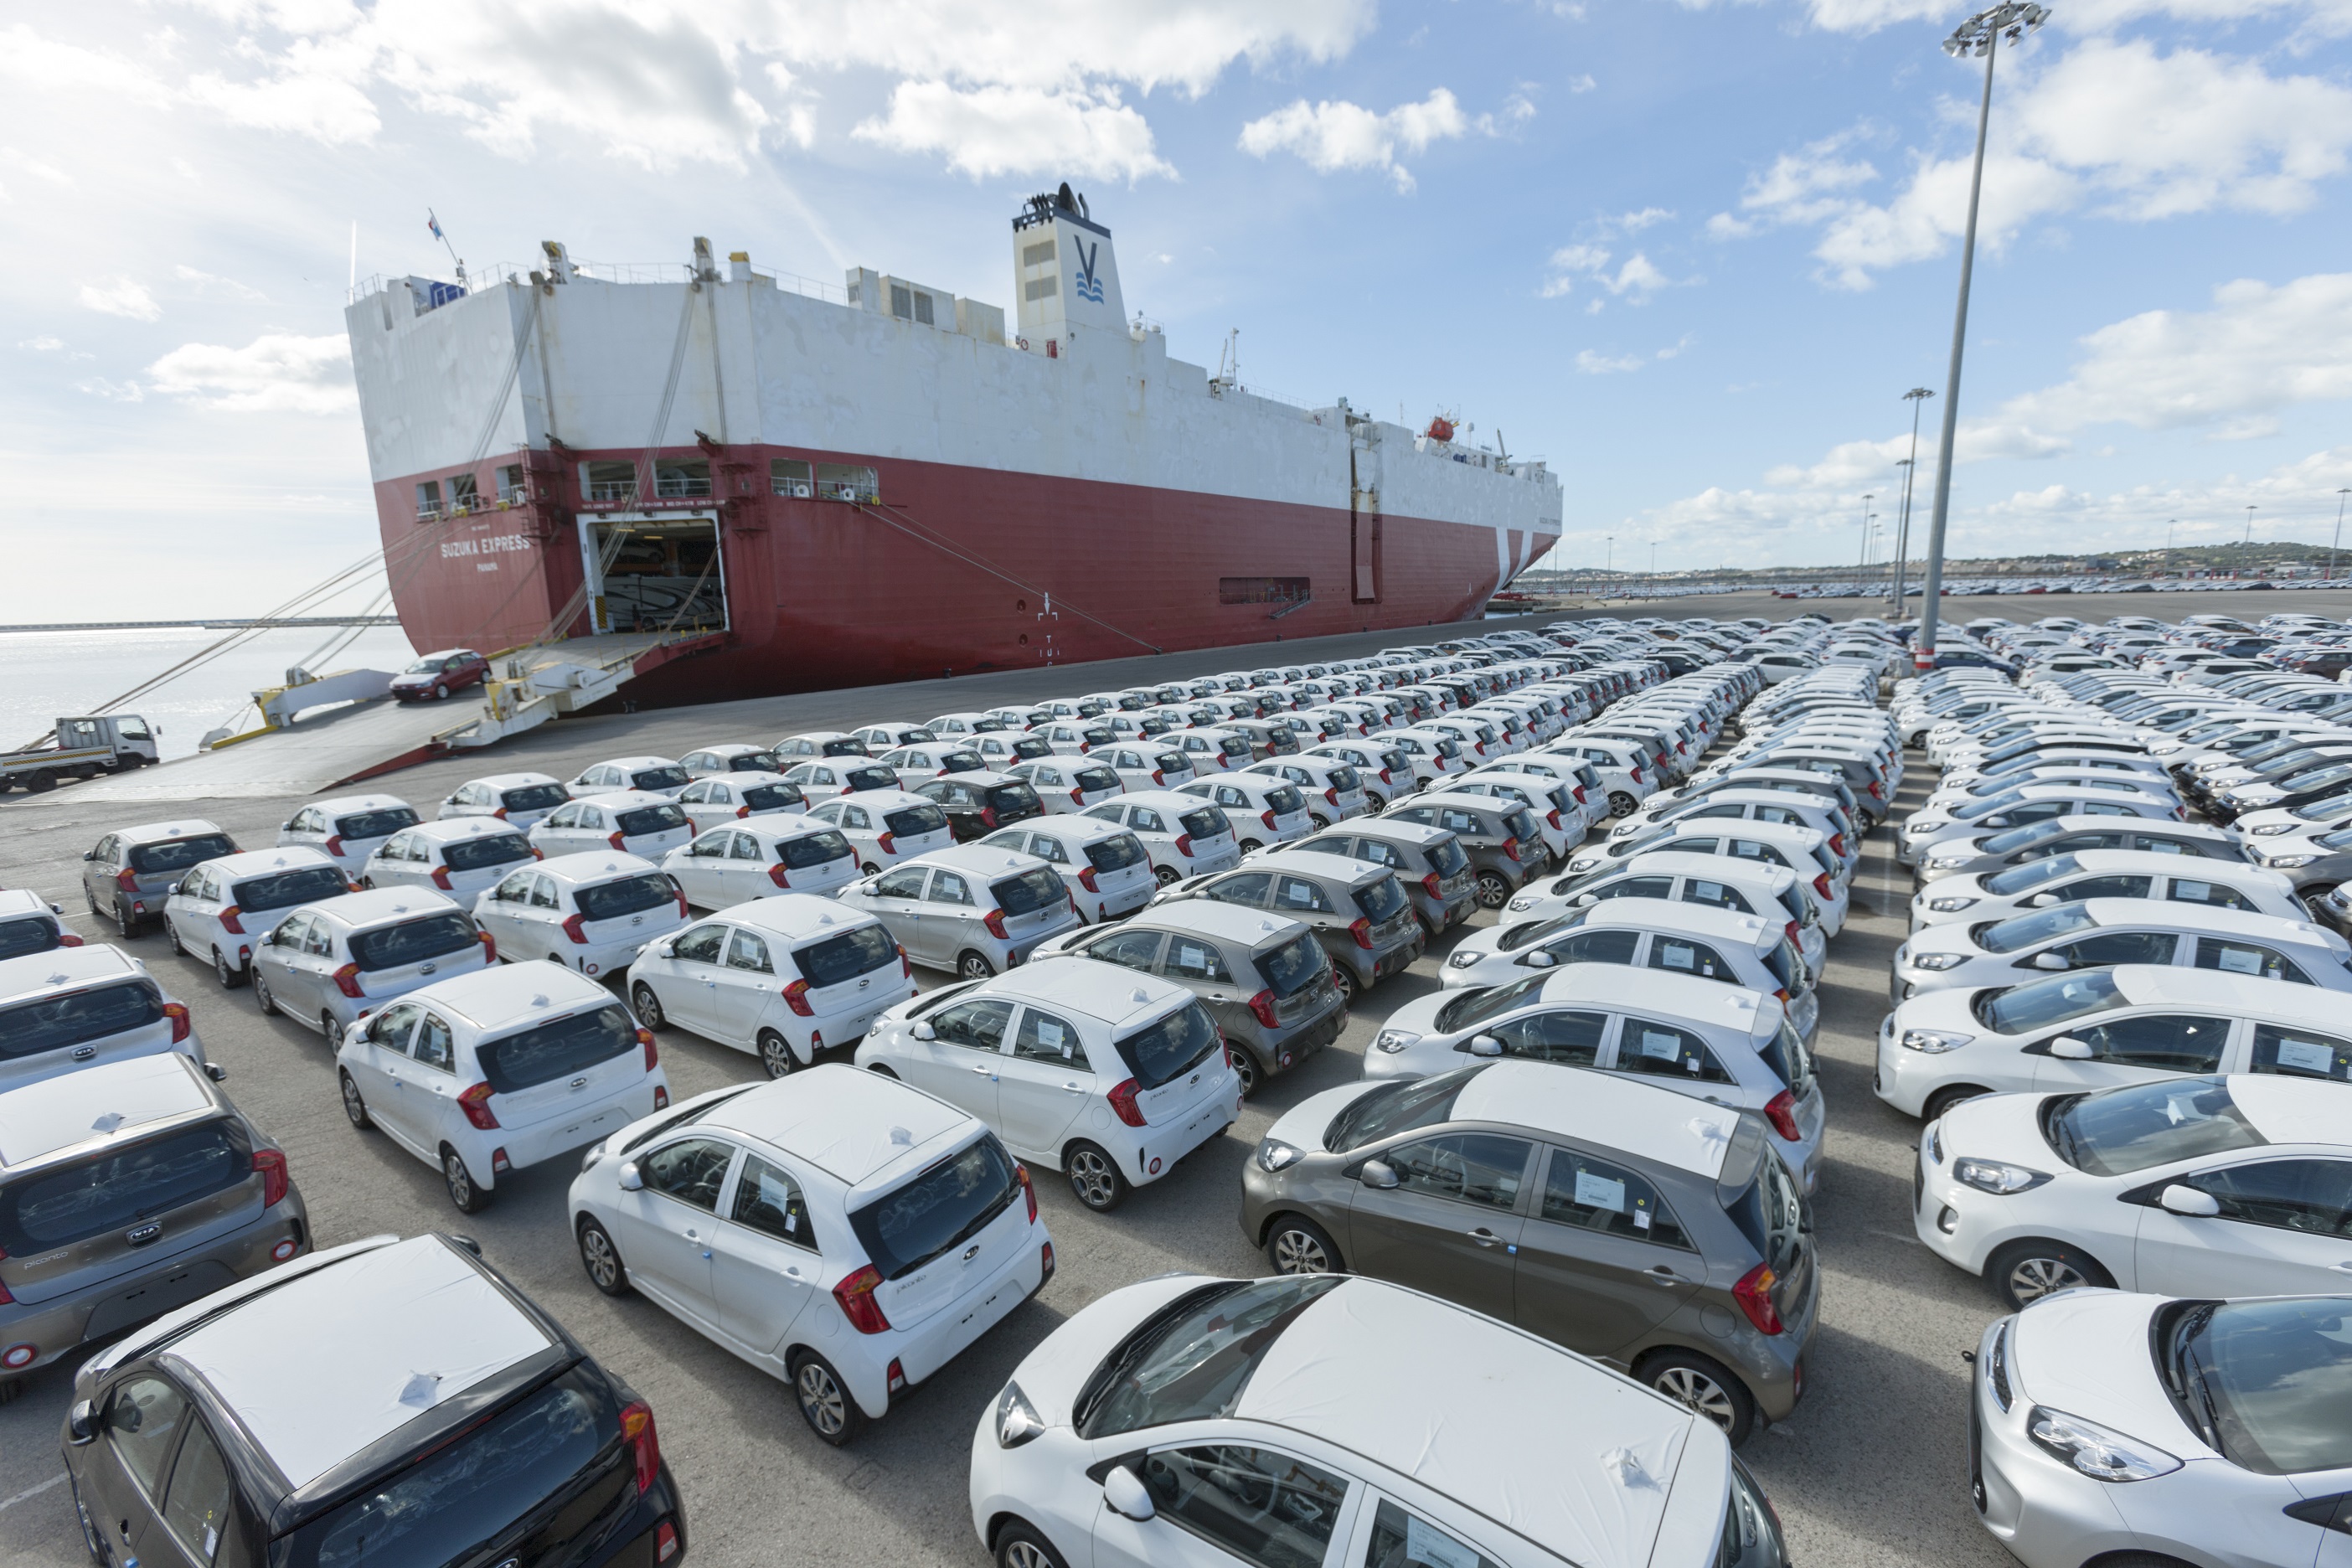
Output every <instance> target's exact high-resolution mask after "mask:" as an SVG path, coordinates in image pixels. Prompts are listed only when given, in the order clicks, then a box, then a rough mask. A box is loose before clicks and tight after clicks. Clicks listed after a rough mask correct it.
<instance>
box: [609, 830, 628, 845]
mask: <svg viewBox="0 0 2352 1568" xmlns="http://www.w3.org/2000/svg"><path fill="white" fill-rule="evenodd" d="M628 837H629V836H628V835H627V834H625V833H623V832H621V831H620V830H618V829H617V828H616V829H614V831H613V832H611V833H608V834H606V835H605V836H604V842H605V843H607V844H610V845H611V846H612V847H614V848H615V849H626V848H627V847H629V846H628Z"/></svg>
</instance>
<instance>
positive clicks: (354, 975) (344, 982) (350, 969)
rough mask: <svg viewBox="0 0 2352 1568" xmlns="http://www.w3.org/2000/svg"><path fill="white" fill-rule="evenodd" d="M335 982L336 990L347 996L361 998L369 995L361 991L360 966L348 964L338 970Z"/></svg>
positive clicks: (335, 974)
mask: <svg viewBox="0 0 2352 1568" xmlns="http://www.w3.org/2000/svg"><path fill="white" fill-rule="evenodd" d="M334 981H335V989H336V990H338V991H340V992H341V993H342V994H344V995H346V996H352V997H361V996H365V995H366V994H367V993H365V992H364V991H362V990H361V989H360V966H359V965H358V964H356V963H346V964H344V965H343V966H342V967H341V969H338V970H336V971H335V973H334Z"/></svg>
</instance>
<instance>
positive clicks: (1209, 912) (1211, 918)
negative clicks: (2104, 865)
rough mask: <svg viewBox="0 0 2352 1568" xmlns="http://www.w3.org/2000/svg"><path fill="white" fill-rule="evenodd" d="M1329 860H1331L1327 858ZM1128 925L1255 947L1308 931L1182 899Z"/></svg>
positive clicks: (1278, 918)
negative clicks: (1196, 935)
mask: <svg viewBox="0 0 2352 1568" xmlns="http://www.w3.org/2000/svg"><path fill="white" fill-rule="evenodd" d="M1327 858H1328V857H1327ZM1128 925H1129V928H1130V929H1132V930H1136V931H1193V932H1196V933H1198V934H1199V935H1202V936H1208V937H1216V938H1218V939H1220V940H1222V941H1225V942H1239V943H1241V944H1242V945H1243V946H1244V947H1255V946H1256V945H1257V944H1258V943H1260V942H1273V941H1277V940H1280V939H1283V938H1286V937H1294V936H1297V934H1298V933H1299V932H1300V931H1305V930H1307V926H1306V925H1305V924H1304V923H1302V922H1301V921H1295V920H1292V919H1291V918H1290V917H1289V916H1287V915H1277V914H1274V913H1271V912H1269V911H1268V910H1252V909H1244V908H1243V907H1242V906H1241V905H1239V904H1228V903H1224V902H1222V901H1220V900H1216V899H1179V900H1176V901H1175V902H1173V903H1167V904H1155V905H1153V906H1152V907H1151V908H1150V909H1146V910H1137V911H1136V913H1135V914H1134V915H1133V916H1132V917H1130V918H1129V921H1128Z"/></svg>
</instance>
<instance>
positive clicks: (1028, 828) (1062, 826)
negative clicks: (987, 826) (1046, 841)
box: [989, 811, 1133, 844]
mask: <svg viewBox="0 0 2352 1568" xmlns="http://www.w3.org/2000/svg"><path fill="white" fill-rule="evenodd" d="M997 831H998V832H1000V833H1046V834H1051V835H1053V836H1054V837H1056V838H1073V839H1076V840H1078V841H1079V842H1081V843H1087V844H1091V843H1094V842H1097V840H1100V839H1104V838H1117V837H1119V836H1120V835H1122V834H1126V833H1129V832H1132V831H1133V829H1131V828H1129V827H1128V826H1126V825H1125V824H1123V823H1118V822H1112V821H1110V820H1109V819H1108V818H1107V817H1100V816H1087V814H1086V813H1084V812H1082V811H1065V812H1060V813H1057V814H1055V816H1032V817H1029V818H1026V819H1025V820H1024V821H1020V822H1016V823H1014V824H1013V826H1010V827H1004V828H999V829H998V830H997ZM989 837H992V838H993V837H996V835H995V834H993V833H992V834H990V835H989Z"/></svg>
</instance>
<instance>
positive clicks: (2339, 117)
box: [0, 0, 2352, 621]
mask: <svg viewBox="0 0 2352 1568" xmlns="http://www.w3.org/2000/svg"><path fill="white" fill-rule="evenodd" d="M1962 19H1963V16H1962V14H1961V13H1960V12H1959V11H1958V10H1957V9H1956V8H1955V7H1954V6H1952V5H1947V4H1937V3H1934V0H1581V3H1568V0H1549V3H1543V0H1450V3H1448V0H1430V3H1423V4H1411V3H1401V0H1391V3H1389V4H1385V5H1381V4H1375V3H1373V0H1284V3H1282V4H1279V5H1265V4H1263V3H1253V0H1157V3H1149V0H1021V3H1020V4H1017V5H1014V4H1007V3H1004V0H959V3H958V4H956V5H919V4H910V3H908V0H861V3H857V4H849V3H846V0H697V3H695V4H693V5H688V4H684V3H682V0H643V3H636V4H622V3H619V0H534V3H533V4H531V5H495V4H483V3H481V0H473V3H471V4H464V5H459V4H451V3H446V0H375V3H374V4H372V5H354V4H352V3H350V0H145V3H141V4H110V3H104V0H99V3H89V4H84V5H74V6H55V7H34V6H29V5H17V6H11V7H6V8H0V263H5V265H0V519H5V531H0V537H5V539H6V540H7V542H8V543H9V545H10V547H11V548H10V554H11V556H12V558H13V565H14V571H13V573H12V574H11V586H12V588H13V589H14V590H15V592H14V594H13V595H12V600H13V602H14V604H15V605H16V613H12V614H10V615H8V616H5V619H6V620H9V621H20V620H63V619H83V618H89V619H100V618H103V619H130V618H147V617H150V616H157V615H163V614H169V613H187V612H203V613H211V614H217V615H228V614H240V613H242V614H252V613H258V612H261V611H265V610H268V609H269V608H271V607H273V606H275V605H278V604H279V603H281V602H282V601H284V600H286V599H288V598H289V597H290V596H291V595H295V594H297V593H299V592H300V591H301V590H303V589H305V588H306V587H308V586H309V585H310V584H313V583H316V582H318V581H320V580H322V579H324V578H326V577H328V576H329V575H330V574H333V573H336V572H339V571H342V570H344V569H346V568H349V567H352V566H353V565H355V564H356V563H361V562H362V561H364V560H365V559H366V558H367V557H368V556H369V555H370V553H371V552H372V551H373V545H374V525H373V511H372V507H371V503H370V500H369V494H368V489H367V486H368V480H369V475H368V472H367V464H366V458H365V453H364V448H363V447H362V441H361V437H360V430H359V420H358V413H357V400H356V396H355V394H354V392H353V390H352V381H351V372H350V360H349V353H348V350H347V347H346V344H345V340H344V337H343V327H342V314H341V312H342V307H343V304H344V302H345V298H346V293H347V289H348V288H349V286H350V282H351V280H352V277H353V276H354V275H355V274H356V276H358V277H361V278H366V277H368V276H371V275H374V274H386V275H391V274H399V273H408V272H415V273H420V274H425V275H430V276H440V277H447V276H449V275H450V273H451V270H452V257H451V254H450V253H449V252H448V251H447V250H445V249H444V247H442V245H441V244H440V242H438V241H436V239H435V238H434V237H433V236H432V235H431V233H430V232H428V230H427V227H426V221H425V220H426V214H427V212H428V210H429V211H431V212H433V213H435V214H437V215H438V217H439V219H440V222H441V224H442V226H443V227H444V229H445V230H446V233H447V235H448V237H449V243H450V245H451V246H452V247H454V248H455V253H456V254H457V255H458V256H462V257H464V258H466V260H467V263H468V265H469V266H470V267H471V268H473V269H474V270H475V271H476V272H477V273H479V271H480V270H481V269H482V268H484V267H485V266H495V265H497V264H499V263H502V262H503V263H509V264H516V265H523V264H527V259H528V258H530V257H532V256H534V255H535V254H536V253H537V249H538V242H539V241H540V240H541V239H560V240H562V241H564V242H565V243H566V244H567V245H568V246H569V247H570V249H571V252H572V255H573V256H575V257H579V258H586V259H591V260H606V261H615V262H620V261H668V262H677V261H683V260H685V259H686V258H688V254H689V248H690V246H691V242H692V238H693V237H694V236H696V235H708V236H709V237H710V238H711V239H712V241H713V243H714V246H715V247H716V248H717V249H718V250H719V251H720V252H722V253H723V252H726V251H730V250H737V249H741V250H748V251H749V252H751V256H752V258H753V259H754V261H755V262H757V263H759V264H761V265H763V266H767V267H772V268H776V269H778V270H781V271H784V272H789V273H794V274H798V275H800V276H803V277H806V278H811V279H819V280H823V281H825V282H828V283H832V284H835V285H836V286H837V285H838V284H839V281H840V279H841V276H842V272H843V269H845V268H852V267H857V266H867V267H873V268H878V269H880V270H883V271H886V272H890V273H895V274H898V275H900V276H906V277H914V278H919V279H924V280H926V281H927V282H929V283H932V284H934V285H936V286H939V287H941V288H946V289H953V290H954V291H955V292H957V293H961V294H966V295H970V296H971V297H974V298H977V299H981V300H992V301H996V302H999V303H1002V304H1003V305H1005V306H1007V307H1008V308H1009V307H1010V306H1011V305H1012V304H1013V300H1012V279H1011V278H1010V267H1011V257H1010V254H1009V249H1008V244H1007V241H1006V239H1005V234H1006V232H1007V231H1006V228H1005V224H1006V221H1007V219H1009V218H1010V217H1011V216H1013V213H1014V212H1016V211H1017V210H1019V207H1020V205H1021V203H1022V201H1023V199H1024V197H1025V196H1026V195H1028V194H1029V193H1031V192H1033V191H1035V190H1040V189H1050V188H1052V187H1053V185H1054V184H1055V183H1056V182H1058V181H1060V180H1062V179H1067V180H1069V181H1070V182H1071V183H1072V184H1074V185H1075V186H1076V187H1077V188H1078V189H1080V190H1082V191H1084V192H1086V193H1087V195H1088V197H1089V201H1090V205H1091V209H1092V211H1093V213H1094V216H1096V217H1097V220H1100V221H1103V222H1106V223H1107V224H1108V226H1110V227H1111V228H1112V230H1113V231H1114V233H1115V234H1116V235H1117V237H1118V251H1119V256H1120V258H1121V278H1122V283H1123V287H1124V291H1125V294H1126V297H1127V300H1128V303H1129V308H1130V309H1131V310H1139V311H1140V312H1142V313H1143V314H1145V315H1146V316H1148V317H1150V318H1151V319H1152V320H1154V321H1159V322H1160V323H1161V324H1162V325H1163V326H1164V328H1165V330H1166V331H1167V334H1168V341H1169V345H1170V350H1171V353H1174V354H1175V355H1177V356H1178V357H1180V358H1182V359H1186V360H1190V361H1192V362H1194V363H1203V364H1206V365H1209V366H1211V367H1214V366H1215V365H1216V364H1217V363H1218V353H1219V349H1220V345H1221V344H1222V343H1223V342H1224V340H1225V338H1226V334H1227V333H1228V332H1229V331H1236V330H1237V331H1238V332H1239V338H1238V344H1239V351H1240V356H1241V364H1242V379H1243V380H1244V383H1246V384H1250V385H1252V386H1255V387H1258V388H1262V389H1265V390H1268V391H1272V392H1276V393H1278V394H1281V395H1287V396H1290V397H1293V398H1297V399H1299V400H1302V401H1309V402H1315V403H1322V402H1326V401H1328V400H1329V399H1331V398H1333V397H1337V396H1346V397H1348V398H1349V400H1350V402H1351V403H1352V404H1353V405H1355V406H1357V407H1358V408H1361V409H1370V410H1373V411H1376V412H1379V413H1381V414H1383V415H1389V414H1394V415H1397V416H1401V417H1402V418H1404V419H1405V420H1406V421H1407V422H1409V423H1411V424H1412V425H1414V426H1419V425H1421V424H1423V422H1425V421H1426V420H1427V419H1428V418H1429V417H1430V416H1433V415H1435V414H1438V413H1445V414H1449V415H1452V416H1455V417H1456V418H1457V420H1458V421H1459V422H1461V423H1464V424H1467V425H1471V426H1475V436H1474V437H1472V438H1473V439H1475V441H1477V442H1479V443H1481V444H1485V443H1488V442H1496V441H1499V442H1500V443H1501V444H1502V445H1503V446H1504V447H1506V448H1507V450H1508V451H1510V452H1511V453H1512V454H1513V455H1515V456H1525V457H1542V458H1547V459H1548V460H1549V462H1550V464H1551V466H1552V468H1554V470H1555V471H1557V472H1558V473H1559V475H1560V476H1561V479H1562V481H1563V485H1564V491H1565V502H1564V504H1565V510H1566V533H1565V536H1564V537H1563V539H1562V541H1561V543H1560V545H1559V549H1558V551H1557V552H1556V553H1555V555H1554V557H1553V563H1556V564H1559V565H1564V566H1569V567H1584V566H1593V565H1600V564H1603V563H1610V564H1613V565H1615V566H1617V567H1619V568H1621V569H1622V568H1626V567H1629V566H1630V567H1633V568H1635V569H1646V568H1647V567H1648V566H1649V565H1650V564H1651V563H1652V562H1653V561H1654V563H1655V564H1656V565H1657V567H1659V568H1660V569H1662V570H1663V569H1684V568H1705V567H1710V566H1716V565H1723V564H1729V565H1734V566H1759V565H1788V564H1818V565H1823V566H1851V565H1853V564H1854V563H1857V562H1858V561H1859V560H1860V559H1861V557H1862V553H1863V552H1864V548H1865V547H1866V544H1865V542H1866V538H1867V537H1868V533H1869V531H1871V530H1875V531H1877V532H1878V534H1879V537H1880V538H1881V540H1882V542H1880V543H1878V544H1877V545H1875V546H1874V554H1875V556H1876V557H1883V556H1884V554H1885V551H1886V548H1887V546H1886V544H1885V542H1883V541H1884V540H1885V538H1886V537H1888V536H1891V532H1892V525H1893V523H1894V521H1895V516H1896V513H1897V511H1898V510H1899V506H1900V492H1901V476H1902V473H1903V469H1902V468H1899V467H1898V466H1897V462H1898V459H1901V458H1906V457H1908V456H1909V455H1910V454H1911V451H1912V446H1911V442H1912V433H1911V432H1912V423H1911V417H1910V416H1911V415H1912V413H1913V412H1914V411H1915V410H1917V409H1921V408H1923V407H1924V413H1925V417H1924V420H1923V422H1922V426H1921V433H1920V436H1919V444H1918V448H1917V452H1918V459H1919V461H1918V472H1919V474H1920V479H1921V482H1920V484H1919V486H1918V491H1917V498H1916V510H1917V512H1918V513H1919V516H1920V525H1919V527H1918V528H1917V530H1916V533H1918V534H1924V532H1925V521H1924V519H1925V514H1926V511H1927V490H1928V488H1929V483H1930V481H1931V479H1932V475H1933V473H1934V468H1935V459H1934V450H1935V447H1936V443H1937V429H1938V421H1939V420H1940V418H1941V415H1942V411H1943V407H1944V404H1945V401H1946V397H1945V388H1946V383H1945V375H1946V369H1947V359H1948V353H1949V351H1950V342H1951V331H1952V310H1953V302H1954V295H1955V289H1956V286H1957V281H1958V267H1959V245H1958V235H1959V230H1960V227H1961V223H1962V219H1963V215H1964V212H1965V208H1966V204H1967V190H1968V182H1969V153H1970V150H1971V147H1972V145H1973V136H1974V131H1975V117H1976V109H1977V94H1978V91H1979V88H1980V86H1981V83H1982V64H1981V62H1980V61H1977V60H1968V61H1955V60H1953V59H1950V58H1948V57H1947V56H1946V54H1945V53H1944V52H1943V51H1942V49H1941V48H1940V47H1939V45H1940V43H1941V41H1942V40H1943V38H1944V37H1946V36H1947V35H1948V33H1949V32H1950V31H1951V30H1952V28H1953V27H1954V26H1956V25H1957V24H1958V22H1959V21H1961V20H1962ZM2347 35H2352V0H2053V5H2052V8H2051V18H2050V21H2049V24H2048V26H2046V27H2044V28H2043V29H2042V30H2041V31H2040V32H2039V33H2038V34H2035V35H2033V36H2032V37H2028V38H2027V39H2025V40H2024V41H2023V42H2022V43H2021V45H2020V46H2018V47H2015V48H2013V49H2012V48H2011V47H2008V46H2004V47H2002V49H2001V50H2000V54H1999V55H1998V57H1997V58H1996V63H1995V78H1994V98H1993V106H1992V121H1991V135H1990V153H1989V157H1988V161H1987V166H1986V171H1985V190H1984V202H1983V218H1982V229H1981V237H1980V245H1979V256H1978V263H1977V269H1976V281H1975V289H1974V298H1973V304H1972V307H1971V315H1970V321H1969V340H1968V359H1967V365H1966V375H1965V379H1964V381H1963V384H1962V386H1961V389H1960V396H1959V399H1958V409H1959V413H1958V438H1957V439H1956V441H1955V443H1954V451H1955V458H1956V461H1955V465H1954V476H1953V485H1952V502H1951V521H1950V538H1949V549H1950V552H1951V553H1952V554H1953V555H1954V556H1969V555H1983V554H1994V553H2003V552H2022V551H2035V550H2053V549H2054V550H2062V551H2070V552H2072V551H2091V550H2102V549H2128V548H2148V547H2152V546H2157V545H2161V544H2162V543H2164V542H2165V541H2166V539H2167V537H2168V535H2169V536H2170V537H2171V538H2172V539H2173V540H2174V541H2175V542H2179V543H2182V544H2190V543H2219V542H2227V541H2231V540H2235V539H2238V538H2240V537H2242V535H2243V533H2244V531H2245V530H2246V528H2247V526H2248V518H2249V514H2248V512H2247V511H2246V510H2245V509H2246V508H2247V507H2248V506H2252V507H2253V508H2255V509H2256V510H2254V511H2253V512H2252V514H2251V515H2252V536H2253V537H2254V538H2255V539H2256V540H2258V541H2259V540H2263V539H2266V538H2268V539H2295V540H2303V541H2322V542H2324V541H2325V540H2326V538H2327V537H2328V535H2329V534H2330V532H2331V531H2332V530H2333V529H2334V527H2335V525H2336V515H2337V509H2338V506H2339V504H2340V497H2339V495H2338V491H2339V489H2343V488H2345V487H2352V435H2347V432H2346V430H2345V429H2344V427H2343V423H2344V415H2345V411H2346V400H2347V398H2348V397H2352V271H2347V270H2343V268H2346V267H2347V265H2352V247H2347V243H2346V242H2347V238H2352V226H2347V222H2346V218H2345V215H2344V204H2345V201H2346V198H2347V179H2346V169H2347V154H2352V42H2348V41H2347ZM1923 386H1924V387H1927V388H1929V389H1931V390H1932V391H1933V392H1934V393H1935V396H1934V397H1932V398H1928V399H1925V400H1921V401H1918V402H1906V400H1905V397H1904V394H1905V393H1906V391H1908V390H1909V389H1911V388H1914V387H1923ZM1916 552H1917V545H1916V540H1915V549H1914V553H1915V555H1916ZM352 581H353V583H354V584H355V586H354V588H353V591H352V594H351V595H347V596H346V597H345V598H344V599H343V600H341V601H340V602H339V607H345V608H354V609H355V608H358V607H360V605H361V603H362V602H363V601H364V600H365V599H366V598H367V596H368V595H369V594H370V593H371V592H372V591H373V589H372V588H371V587H370V586H369V585H367V584H366V582H365V574H364V573H362V574H359V575H357V576H355V577H354V578H353V579H352Z"/></svg>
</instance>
